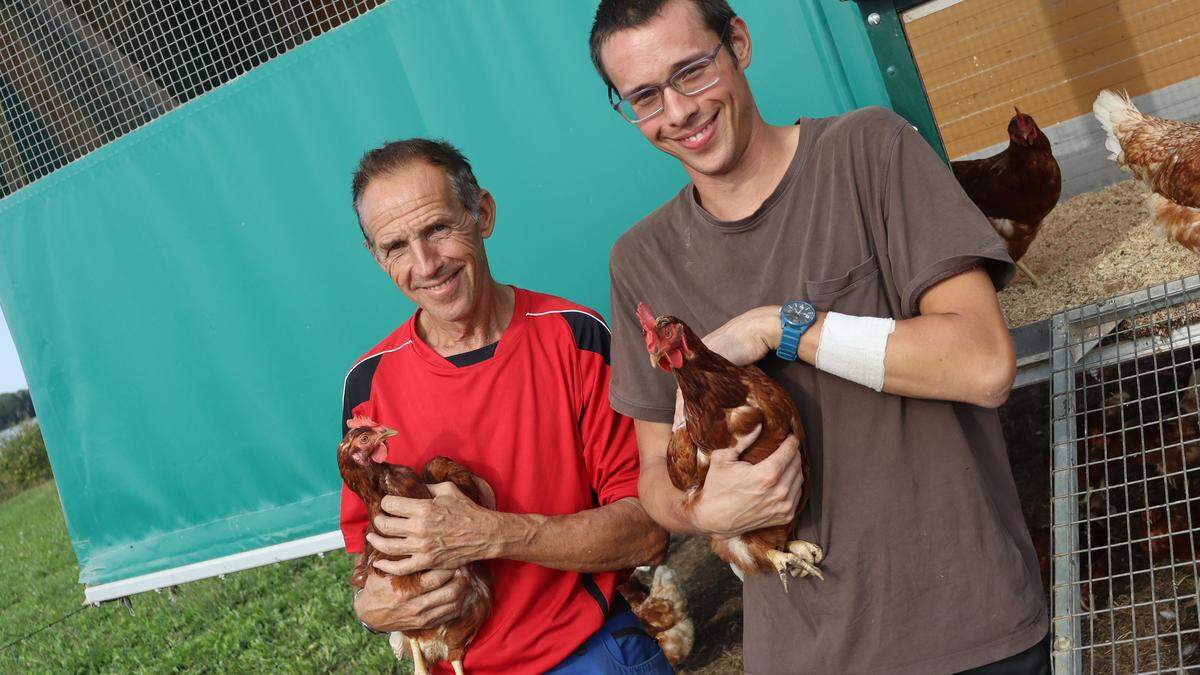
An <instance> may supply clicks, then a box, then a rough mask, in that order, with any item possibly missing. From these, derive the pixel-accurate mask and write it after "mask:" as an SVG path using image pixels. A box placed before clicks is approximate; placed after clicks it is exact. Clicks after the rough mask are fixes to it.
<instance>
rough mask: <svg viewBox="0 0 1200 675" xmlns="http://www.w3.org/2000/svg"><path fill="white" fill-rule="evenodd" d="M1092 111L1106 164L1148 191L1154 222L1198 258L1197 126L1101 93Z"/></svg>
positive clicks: (1126, 98)
mask: <svg viewBox="0 0 1200 675" xmlns="http://www.w3.org/2000/svg"><path fill="white" fill-rule="evenodd" d="M1092 112H1093V113H1094V114H1095V115H1096V119H1098V120H1099V121H1100V125H1101V126H1102V127H1104V131H1105V132H1106V133H1107V138H1106V139H1105V142H1104V147H1106V148H1108V150H1109V152H1111V153H1112V154H1111V155H1109V159H1112V160H1114V161H1115V162H1116V163H1117V166H1119V167H1121V168H1123V169H1125V170H1126V171H1129V172H1130V173H1132V174H1133V175H1134V176H1137V177H1138V178H1139V179H1141V181H1142V183H1144V184H1145V185H1146V187H1147V188H1148V189H1149V190H1150V198H1149V203H1150V211H1151V213H1152V216H1153V219H1154V222H1155V223H1156V224H1157V225H1158V226H1159V227H1161V228H1162V229H1163V231H1164V232H1165V233H1166V235H1167V237H1168V238H1169V239H1173V240H1175V241H1177V242H1179V243H1180V244H1183V246H1184V247H1186V248H1188V249H1189V250H1191V251H1192V252H1193V253H1200V123H1196V122H1177V121H1175V120H1166V119H1162V118H1161V117H1152V116H1150V115H1145V114H1142V112H1141V111H1139V110H1138V109H1137V108H1136V107H1135V106H1134V105H1133V102H1132V101H1130V100H1129V95H1128V94H1117V93H1114V92H1112V91H1108V90H1105V91H1102V92H1100V95H1099V96H1097V97H1096V102H1095V103H1094V104H1093V105H1092Z"/></svg>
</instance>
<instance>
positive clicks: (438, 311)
mask: <svg viewBox="0 0 1200 675" xmlns="http://www.w3.org/2000/svg"><path fill="white" fill-rule="evenodd" d="M480 201H481V202H484V208H482V209H481V213H480V214H479V215H480V217H479V218H478V219H476V218H473V217H472V216H471V214H470V213H468V212H467V210H466V209H465V208H463V206H462V205H461V204H460V203H459V202H458V200H457V199H456V198H455V196H454V193H453V192H452V191H451V189H450V182H449V180H448V179H447V177H446V173H445V172H444V171H443V170H442V169H441V168H439V167H436V166H432V165H430V164H427V163H426V162H422V161H414V162H412V163H411V164H409V165H407V166H405V167H402V168H400V169H397V170H394V171H390V172H388V173H386V174H383V175H381V176H377V177H376V178H374V179H372V180H371V182H370V184H368V185H367V187H366V189H365V190H364V191H363V194H362V200H361V202H360V203H359V207H358V212H359V218H360V219H361V220H362V224H363V229H364V230H365V231H366V233H367V236H368V237H369V238H370V239H369V241H368V247H369V248H371V250H372V252H374V253H375V254H376V259H377V260H379V262H380V265H381V266H382V267H383V269H384V270H385V271H386V272H387V273H388V276H390V277H391V278H392V281H394V282H396V286H397V287H398V288H399V289H400V291H401V292H402V293H404V295H405V297H407V298H408V299H409V300H412V301H413V302H414V303H416V304H417V305H418V306H420V307H421V309H423V310H425V311H426V312H428V313H429V314H430V315H431V316H433V317H434V318H436V319H438V320H440V321H445V322H455V321H462V320H464V319H466V318H467V317H469V316H470V313H471V311H472V310H473V309H474V307H475V305H476V303H477V301H478V299H479V296H480V294H481V293H483V292H485V291H486V284H487V283H488V282H489V281H490V278H491V277H490V272H489V270H488V266H487V255H486V254H485V253H484V249H483V240H484V239H485V238H487V237H488V236H489V235H491V229H492V219H491V215H492V211H491V208H490V198H489V197H488V196H487V194H486V192H484V194H483V199H481V200H480Z"/></svg>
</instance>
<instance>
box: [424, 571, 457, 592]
mask: <svg viewBox="0 0 1200 675" xmlns="http://www.w3.org/2000/svg"><path fill="white" fill-rule="evenodd" d="M454 577H455V570H429V571H428V572H426V573H424V574H422V575H421V576H420V577H418V581H420V583H421V591H422V592H424V593H428V592H429V591H435V590H437V589H439V588H441V587H442V586H445V585H446V584H448V583H450V582H451V581H453V580H454Z"/></svg>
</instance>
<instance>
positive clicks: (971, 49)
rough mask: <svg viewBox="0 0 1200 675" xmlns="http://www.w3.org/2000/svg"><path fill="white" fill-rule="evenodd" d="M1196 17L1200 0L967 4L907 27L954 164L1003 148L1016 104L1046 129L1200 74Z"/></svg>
mask: <svg viewBox="0 0 1200 675" xmlns="http://www.w3.org/2000/svg"><path fill="white" fill-rule="evenodd" d="M1197 16H1200V0H1012V1H1011V2H1004V3H996V2H990V1H989V0H963V1H962V2H959V3H958V4H955V5H953V6H951V7H947V8H945V9H942V10H940V11H938V12H936V13H933V14H930V15H928V16H925V17H923V18H921V19H919V20H916V21H911V22H909V23H908V24H907V25H906V26H905V28H906V31H907V32H908V37H909V41H910V47H911V48H912V51H913V56H914V59H915V61H916V63H917V65H918V68H919V70H920V73H921V77H922V81H923V84H924V86H925V88H926V91H927V94H928V96H929V101H930V105H931V107H932V108H933V111H934V115H935V117H936V119H937V121H938V127H939V130H940V132H941V134H942V137H943V139H944V142H945V145H946V149H947V152H948V154H949V155H950V156H952V157H953V156H958V155H962V154H964V153H969V152H972V151H974V150H977V149H979V148H982V147H987V146H990V145H993V144H997V143H1003V142H1005V141H1006V140H1007V135H1006V132H1005V127H1006V126H1007V124H1008V120H1009V118H1010V117H1011V116H1012V105H1013V104H1014V103H1015V104H1017V105H1019V106H1020V107H1021V109H1022V110H1023V111H1025V112H1029V113H1030V114H1032V115H1034V116H1035V117H1036V118H1037V119H1038V122H1039V124H1041V125H1042V126H1043V128H1044V127H1046V126H1048V125H1053V124H1055V123H1057V122H1061V121H1063V120H1068V119H1072V118H1074V117H1077V116H1079V115H1083V114H1086V113H1088V112H1090V110H1091V105H1092V102H1093V101H1094V98H1095V95H1096V94H1097V93H1098V92H1099V91H1100V90H1101V89H1104V88H1125V89H1128V90H1129V92H1130V94H1131V95H1134V96H1138V95H1140V94H1144V93H1146V92H1148V91H1152V90H1153V89H1156V88H1161V87H1164V86H1169V85H1171V84H1174V83H1176V82H1180V81H1184V80H1187V79H1189V78H1192V77H1195V76H1197V75H1200V31H1197V29H1196V27H1195V26H1196V21H1197V20H1196V17H1197Z"/></svg>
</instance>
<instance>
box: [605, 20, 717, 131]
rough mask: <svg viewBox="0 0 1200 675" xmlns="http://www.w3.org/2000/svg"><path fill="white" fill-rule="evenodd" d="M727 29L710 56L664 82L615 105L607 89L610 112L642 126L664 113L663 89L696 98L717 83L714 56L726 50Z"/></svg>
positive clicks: (646, 88) (611, 93) (684, 67)
mask: <svg viewBox="0 0 1200 675" xmlns="http://www.w3.org/2000/svg"><path fill="white" fill-rule="evenodd" d="M729 25H730V24H726V25H725V30H723V31H721V39H720V40H719V41H717V46H716V47H714V48H713V50H712V53H710V54H708V55H707V56H704V57H702V58H699V59H696V60H695V61H692V62H691V63H689V64H687V65H686V66H683V67H682V68H680V69H679V70H676V71H675V72H674V73H671V76H670V77H668V78H667V81H666V82H663V83H662V84H655V85H651V86H649V87H642V88H641V89H638V90H637V91H635V92H633V93H632V94H630V95H628V96H626V97H624V98H622V99H620V100H618V101H613V100H612V99H613V93H614V92H613V90H612V89H611V88H610V89H609V90H608V100H609V102H610V103H612V107H613V110H616V111H617V112H619V113H621V117H624V118H625V119H626V120H628V121H629V122H632V123H633V124H641V123H642V122H645V121H646V120H648V119H650V118H651V117H654V116H655V115H657V114H659V113H660V112H662V111H663V88H664V87H668V86H669V87H671V88H672V89H674V90H675V91H677V92H679V93H681V94H683V95H684V96H695V95H696V94H699V93H700V92H702V91H704V90H705V89H708V88H710V87H712V86H713V85H714V84H716V83H717V82H720V81H721V72H720V69H719V68H718V67H717V54H719V53H720V52H721V47H723V46H725V38H726V37H727V36H728V35H729Z"/></svg>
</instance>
